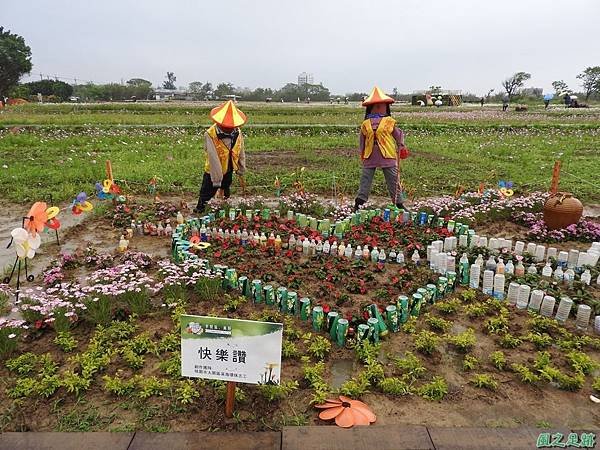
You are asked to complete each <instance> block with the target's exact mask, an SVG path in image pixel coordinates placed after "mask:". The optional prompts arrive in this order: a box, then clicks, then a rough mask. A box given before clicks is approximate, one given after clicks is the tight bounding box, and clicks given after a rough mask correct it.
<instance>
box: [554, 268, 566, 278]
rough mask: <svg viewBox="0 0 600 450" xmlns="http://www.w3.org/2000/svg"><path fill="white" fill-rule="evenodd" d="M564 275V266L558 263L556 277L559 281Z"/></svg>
mask: <svg viewBox="0 0 600 450" xmlns="http://www.w3.org/2000/svg"><path fill="white" fill-rule="evenodd" d="M564 275H565V274H564V272H563V269H562V266H561V265H558V266H557V267H556V270H555V271H554V279H555V280H558V281H562V279H563V276H564Z"/></svg>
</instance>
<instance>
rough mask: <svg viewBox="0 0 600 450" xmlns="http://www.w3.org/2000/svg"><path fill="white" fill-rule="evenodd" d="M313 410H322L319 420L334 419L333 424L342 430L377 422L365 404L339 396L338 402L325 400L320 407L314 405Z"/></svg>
mask: <svg viewBox="0 0 600 450" xmlns="http://www.w3.org/2000/svg"><path fill="white" fill-rule="evenodd" d="M315 408H318V409H322V410H323V411H321V412H320V413H319V419H322V420H331V419H335V424H336V425H337V426H338V427H342V428H350V427H352V426H354V425H369V424H371V423H373V422H375V420H377V417H376V416H375V414H373V411H371V409H370V408H369V407H368V406H367V405H366V404H365V403H363V402H361V401H358V400H352V399H351V398H348V397H344V396H343V395H340V397H339V400H336V399H327V400H325V403H323V404H322V405H315Z"/></svg>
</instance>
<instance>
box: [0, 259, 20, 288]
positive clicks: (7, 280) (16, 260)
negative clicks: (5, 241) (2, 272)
mask: <svg viewBox="0 0 600 450" xmlns="http://www.w3.org/2000/svg"><path fill="white" fill-rule="evenodd" d="M18 261H19V257H18V256H17V257H16V258H15V263H14V264H13V266H12V270H11V271H10V275H9V276H7V277H5V278H4V280H3V281H4V284H8V283H10V280H12V277H13V275H14V274H15V268H16V267H17V262H18Z"/></svg>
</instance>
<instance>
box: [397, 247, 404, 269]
mask: <svg viewBox="0 0 600 450" xmlns="http://www.w3.org/2000/svg"><path fill="white" fill-rule="evenodd" d="M396 262H397V263H398V264H400V265H401V266H403V265H404V263H405V260H404V252H403V251H402V250H400V251H399V252H398V253H396Z"/></svg>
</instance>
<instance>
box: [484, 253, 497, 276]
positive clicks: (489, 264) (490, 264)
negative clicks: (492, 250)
mask: <svg viewBox="0 0 600 450" xmlns="http://www.w3.org/2000/svg"><path fill="white" fill-rule="evenodd" d="M497 266H498V264H496V258H494V256H493V255H490V257H489V258H488V260H487V261H486V262H485V270H491V271H492V272H494V271H495V270H496V267H497Z"/></svg>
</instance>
